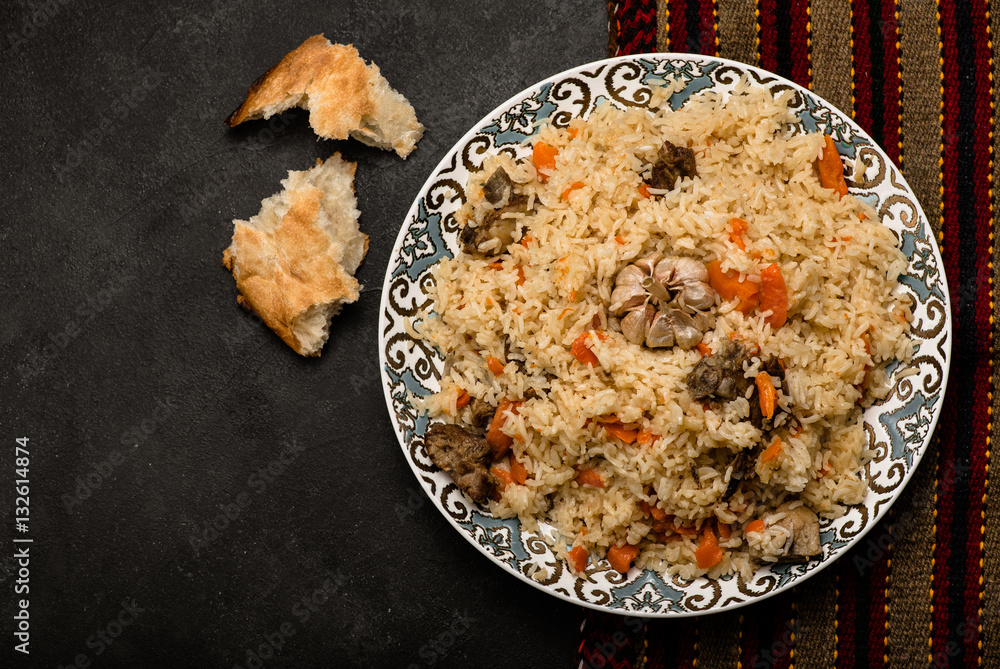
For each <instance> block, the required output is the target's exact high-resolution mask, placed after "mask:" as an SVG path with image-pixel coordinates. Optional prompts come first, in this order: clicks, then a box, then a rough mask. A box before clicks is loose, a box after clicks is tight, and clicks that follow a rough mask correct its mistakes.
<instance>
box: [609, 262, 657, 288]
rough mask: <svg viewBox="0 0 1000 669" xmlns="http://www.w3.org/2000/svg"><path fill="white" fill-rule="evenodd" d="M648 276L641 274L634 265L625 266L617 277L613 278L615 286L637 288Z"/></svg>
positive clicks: (644, 273) (640, 270) (646, 273)
mask: <svg viewBox="0 0 1000 669" xmlns="http://www.w3.org/2000/svg"><path fill="white" fill-rule="evenodd" d="M648 276H649V273H648V272H643V271H642V269H640V268H639V267H636V266H635V265H626V266H625V267H623V268H622V270H621V271H620V272H618V276H617V277H615V285H616V286H638V285H639V284H640V283H642V280H643V279H645V278H647V277H648Z"/></svg>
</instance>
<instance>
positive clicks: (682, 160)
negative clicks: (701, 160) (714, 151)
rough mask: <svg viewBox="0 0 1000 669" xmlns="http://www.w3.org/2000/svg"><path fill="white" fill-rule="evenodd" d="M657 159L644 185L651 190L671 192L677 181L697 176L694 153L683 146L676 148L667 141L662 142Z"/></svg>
mask: <svg viewBox="0 0 1000 669" xmlns="http://www.w3.org/2000/svg"><path fill="white" fill-rule="evenodd" d="M657 157H658V160H657V161H656V162H655V163H654V164H653V169H652V174H651V175H650V177H649V179H647V180H646V184H647V185H649V186H651V187H652V188H662V189H663V190H671V189H672V188H673V187H674V186H675V185H676V184H677V180H678V179H680V178H682V177H694V176H697V174H698V168H697V165H696V164H695V159H694V151H692V150H691V149H689V148H687V147H685V146H677V145H676V144H673V143H671V142H669V141H667V142H663V146H661V147H660V150H659V151H658V155H657Z"/></svg>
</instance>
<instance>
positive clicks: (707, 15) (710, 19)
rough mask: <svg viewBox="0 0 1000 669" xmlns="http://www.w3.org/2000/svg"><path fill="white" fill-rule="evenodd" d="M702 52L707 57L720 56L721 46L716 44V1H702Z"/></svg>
mask: <svg viewBox="0 0 1000 669" xmlns="http://www.w3.org/2000/svg"><path fill="white" fill-rule="evenodd" d="M700 4H701V7H700V10H699V13H700V15H701V52H702V53H703V54H705V55H706V56H718V55H719V45H718V44H716V43H715V40H716V33H715V22H716V19H715V0H700Z"/></svg>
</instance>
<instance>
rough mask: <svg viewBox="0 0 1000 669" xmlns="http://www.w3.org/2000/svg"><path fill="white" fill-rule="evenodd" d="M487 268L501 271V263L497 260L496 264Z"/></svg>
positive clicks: (491, 264)
mask: <svg viewBox="0 0 1000 669" xmlns="http://www.w3.org/2000/svg"><path fill="white" fill-rule="evenodd" d="M489 268H490V269H494V270H501V269H503V263H502V262H500V261H499V260H498V261H497V262H493V263H490V264H489Z"/></svg>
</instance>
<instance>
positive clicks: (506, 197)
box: [483, 167, 514, 209]
mask: <svg viewBox="0 0 1000 669" xmlns="http://www.w3.org/2000/svg"><path fill="white" fill-rule="evenodd" d="M513 193H514V182H513V181H511V180H510V175H509V174H507V170H505V169H504V168H502V167H498V168H497V169H496V171H495V172H494V173H493V174H492V175H491V176H490V178H489V179H487V180H486V183H485V184H483V195H484V196H485V197H486V201H487V202H489V203H490V204H492V205H493V206H494V207H496V208H498V209H499V208H500V207H503V206H504V205H506V204H507V203H508V202H509V201H510V196H511V195H512V194H513Z"/></svg>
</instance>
